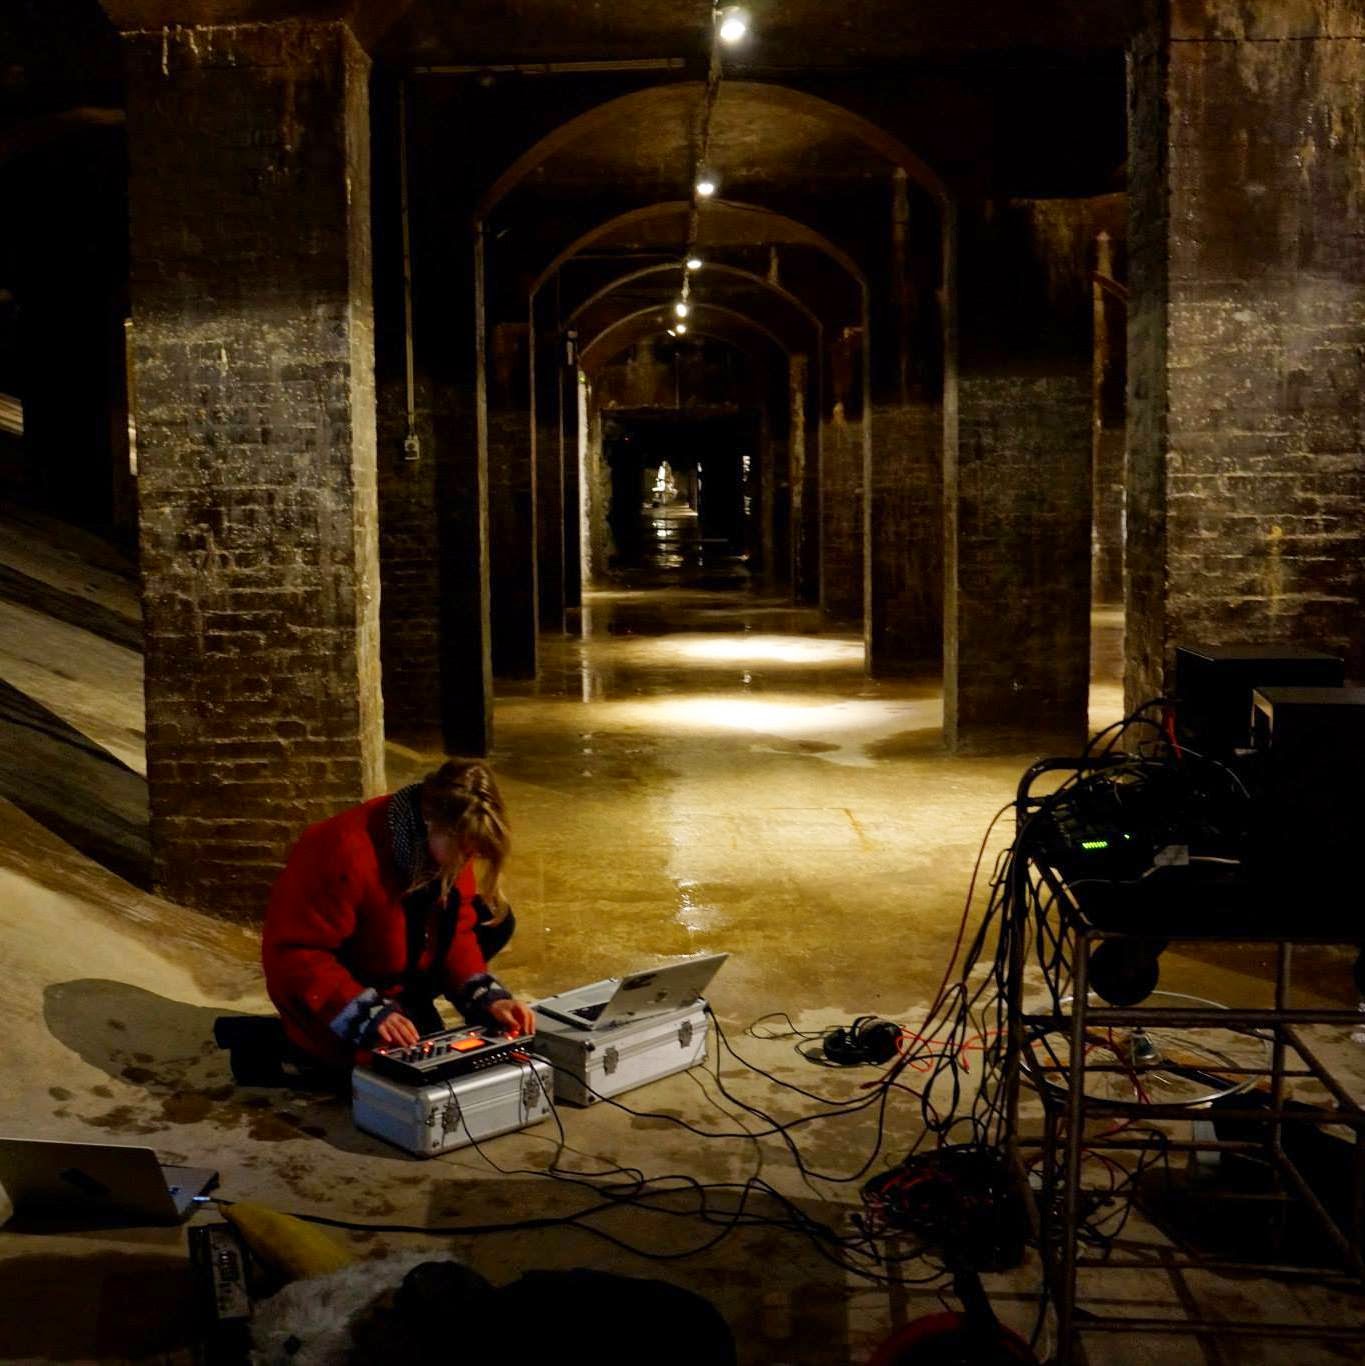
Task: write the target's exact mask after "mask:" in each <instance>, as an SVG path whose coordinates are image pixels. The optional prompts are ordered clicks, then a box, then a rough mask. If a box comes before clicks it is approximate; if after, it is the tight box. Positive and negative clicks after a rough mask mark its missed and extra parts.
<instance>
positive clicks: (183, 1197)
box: [0, 1138, 218, 1224]
mask: <svg viewBox="0 0 1365 1366" xmlns="http://www.w3.org/2000/svg"><path fill="white" fill-rule="evenodd" d="M217 1184H218V1173H217V1172H215V1171H211V1170H209V1169H208V1168H207V1167H175V1166H162V1164H161V1163H160V1162H158V1161H157V1156H156V1154H155V1153H154V1152H153V1151H152V1150H151V1149H150V1148H133V1147H126V1146H124V1145H122V1144H117V1143H66V1142H62V1141H59V1140H53V1139H46V1138H0V1186H3V1187H4V1188H5V1193H6V1194H7V1195H8V1196H9V1198H10V1201H11V1203H12V1204H13V1205H14V1209H15V1213H17V1214H28V1213H30V1212H34V1213H37V1212H43V1213H60V1214H63V1215H73V1214H74V1215H79V1216H81V1217H90V1218H95V1219H100V1220H107V1219H114V1218H119V1219H123V1220H126V1221H128V1222H135V1223H147V1224H175V1223H179V1221H180V1220H182V1219H184V1218H186V1217H187V1216H188V1215H189V1214H190V1213H191V1211H193V1210H194V1209H195V1208H196V1207H197V1206H198V1205H199V1204H200V1203H202V1200H203V1198H204V1195H205V1192H207V1191H210V1190H212V1189H213V1187H214V1186H216V1185H217Z"/></svg>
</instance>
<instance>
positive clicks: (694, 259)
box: [687, 256, 705, 270]
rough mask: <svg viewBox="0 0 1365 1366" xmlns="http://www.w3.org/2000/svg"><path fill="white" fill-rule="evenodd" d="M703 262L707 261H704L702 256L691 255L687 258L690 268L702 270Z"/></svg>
mask: <svg viewBox="0 0 1365 1366" xmlns="http://www.w3.org/2000/svg"><path fill="white" fill-rule="evenodd" d="M703 264H705V263H704V262H703V261H702V259H701V257H700V256H689V257H688V258H687V268H688V270H700V269H701V268H702V266H703Z"/></svg>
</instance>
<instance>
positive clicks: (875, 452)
mask: <svg viewBox="0 0 1365 1366" xmlns="http://www.w3.org/2000/svg"><path fill="white" fill-rule="evenodd" d="M869 513H870V516H869V520H868V530H869V535H870V546H869V553H870V555H871V566H870V567H871V573H872V586H873V591H872V593H871V595H870V601H869V603H868V611H869V614H870V620H869V623H868V629H869V636H868V645H869V649H868V668H869V671H870V672H871V673H872V674H873V676H874V677H883V678H884V677H889V676H894V675H896V674H904V673H908V672H912V671H914V670H915V669H916V668H917V667H921V666H923V665H925V664H937V663H938V662H939V661H940V660H941V659H942V657H943V410H942V408H941V407H940V406H939V405H938V404H937V403H930V402H927V401H921V402H917V403H915V402H904V403H893V404H887V405H885V406H878V407H876V408H874V409H873V414H872V461H871V501H870V506H869Z"/></svg>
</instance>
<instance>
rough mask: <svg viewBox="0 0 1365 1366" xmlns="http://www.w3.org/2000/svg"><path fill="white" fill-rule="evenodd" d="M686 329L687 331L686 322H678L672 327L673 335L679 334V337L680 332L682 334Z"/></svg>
mask: <svg viewBox="0 0 1365 1366" xmlns="http://www.w3.org/2000/svg"><path fill="white" fill-rule="evenodd" d="M686 331H687V324H686V323H679V324H678V325H677V327H675V328H674V329H673V332H674V335H675V336H679V337H681V336H682V334H683V333H684V332H686Z"/></svg>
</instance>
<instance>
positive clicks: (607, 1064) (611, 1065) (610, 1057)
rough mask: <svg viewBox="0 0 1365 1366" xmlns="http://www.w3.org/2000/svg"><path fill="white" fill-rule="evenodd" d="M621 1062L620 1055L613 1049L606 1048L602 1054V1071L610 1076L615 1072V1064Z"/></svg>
mask: <svg viewBox="0 0 1365 1366" xmlns="http://www.w3.org/2000/svg"><path fill="white" fill-rule="evenodd" d="M620 1061H621V1054H620V1053H619V1052H618V1051H617V1050H616V1049H615V1048H608V1049H607V1051H606V1052H605V1053H603V1054H602V1070H603V1071H604V1072H605V1073H606V1074H607V1076H611V1074H612V1073H613V1072H615V1071H616V1067H617V1064H618V1063H619V1062H620Z"/></svg>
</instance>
